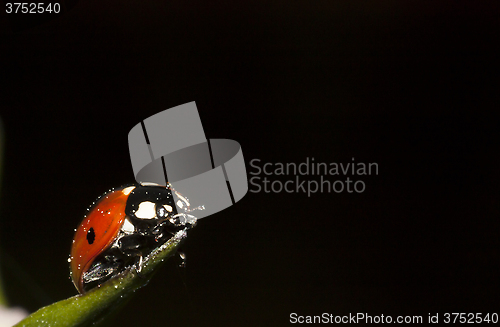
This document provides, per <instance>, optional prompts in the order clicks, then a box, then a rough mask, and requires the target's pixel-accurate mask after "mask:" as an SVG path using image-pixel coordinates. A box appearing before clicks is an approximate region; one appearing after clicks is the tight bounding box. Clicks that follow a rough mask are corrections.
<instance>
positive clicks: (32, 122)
mask: <svg viewBox="0 0 500 327" xmlns="http://www.w3.org/2000/svg"><path fill="white" fill-rule="evenodd" d="M498 7H499V6H498V4H497V2H494V1H482V2H460V1H449V2H446V1H445V2H439V4H437V3H436V2H434V1H428V2H424V1H365V2H350V1H343V2H333V1H272V2H267V1H253V2H247V3H240V2H235V3H233V2H229V1H226V2H224V1H210V2H206V1H198V2H197V1H157V0H155V1H130V0H126V1H118V0H107V1H102V0H100V1H97V0H81V1H79V2H78V3H76V4H75V5H74V7H73V8H72V9H71V10H69V11H67V12H66V13H65V14H62V15H58V16H57V17H56V18H54V19H45V20H44V19H38V20H36V19H35V18H29V17H27V16H24V17H21V18H19V16H16V17H14V18H13V16H9V15H7V14H5V13H4V12H2V13H1V15H0V20H1V25H0V26H1V28H2V33H1V37H2V39H1V41H2V48H1V55H0V56H1V63H0V80H1V82H2V84H1V91H0V94H1V98H0V106H1V107H0V110H1V111H0V116H1V118H2V120H3V125H4V133H5V134H4V137H5V138H4V142H5V149H4V150H5V151H4V167H3V170H4V176H3V181H2V193H1V202H0V204H1V211H0V213H1V216H0V217H1V225H0V236H1V238H0V243H1V247H2V249H3V251H4V252H5V253H6V255H7V257H4V260H3V261H5V262H4V263H3V267H2V271H3V275H4V283H5V284H6V288H7V292H8V296H9V298H10V300H11V303H12V304H14V305H19V306H24V307H25V308H27V309H29V310H31V311H33V310H36V309H37V308H38V307H40V306H42V305H46V304H49V303H51V301H57V300H61V299H63V298H66V297H69V296H72V295H74V294H75V293H76V291H75V289H74V288H73V285H72V284H71V281H70V280H69V272H68V263H67V261H66V259H67V257H68V254H69V249H70V245H71V240H72V237H73V229H74V228H76V226H77V225H78V224H79V222H80V220H81V219H82V216H83V214H84V213H85V209H86V208H87V206H88V205H90V203H92V201H94V199H95V198H96V197H97V196H98V195H100V194H101V193H102V192H104V191H106V190H108V189H109V188H111V187H116V186H120V185H123V184H126V183H130V182H133V174H132V169H131V164H130V159H129V154H128V144H127V135H128V132H129V130H130V129H131V128H132V127H133V126H134V125H135V124H137V123H138V122H140V120H142V119H144V118H147V117H149V116H151V115H153V114H155V113H157V112H159V111H162V110H164V109H167V108H170V107H174V106H177V105H179V104H183V103H186V102H190V101H196V103H197V106H198V110H199V112H200V116H201V119H202V122H203V126H204V129H205V133H206V135H207V137H209V138H229V139H234V140H237V141H238V142H239V143H240V144H241V146H242V149H243V155H244V157H245V160H246V162H247V171H248V172H251V171H254V170H252V169H251V167H250V166H249V165H248V163H249V161H250V160H251V159H254V158H258V159H261V160H262V162H283V163H286V162H295V163H300V162H303V161H305V159H306V157H309V158H313V157H314V160H315V161H316V162H350V161H351V160H352V158H353V157H354V158H355V160H356V161H360V162H377V163H378V164H379V175H378V176H371V177H366V178H363V180H364V181H365V183H366V190H365V192H363V193H361V194H348V193H342V194H334V193H333V194H332V193H323V194H313V195H312V196H311V197H307V195H305V194H303V193H299V194H287V193H279V194H275V193H270V194H265V193H248V194H247V195H246V196H245V198H244V199H243V200H242V201H241V202H239V203H238V204H237V205H235V206H233V207H231V208H229V209H227V210H225V211H223V212H220V213H218V214H216V215H214V216H211V217H209V218H207V219H203V220H202V221H200V223H199V225H198V226H197V227H196V228H195V229H194V230H193V231H192V232H191V233H190V237H189V238H188V240H187V242H186V244H185V245H184V251H185V252H186V254H187V256H188V262H187V263H188V265H187V268H186V269H180V268H177V267H176V264H177V263H178V261H176V260H171V261H170V262H168V263H167V264H166V265H165V266H164V267H163V268H162V269H161V271H160V272H159V273H158V274H157V275H156V276H155V277H154V279H153V280H152V281H151V283H150V284H149V285H148V286H147V287H145V288H143V289H141V290H139V291H138V292H137V294H136V295H135V297H134V298H133V299H132V301H130V302H129V304H128V305H127V307H126V308H125V309H124V310H123V311H121V313H120V315H119V316H118V317H117V318H116V320H115V322H116V326H135V325H136V324H138V323H140V322H142V321H146V324H147V325H153V324H160V325H169V326H260V325H264V326H283V325H287V324H288V323H289V315H290V313H292V312H297V313H298V314H302V315H318V314H321V313H323V312H328V313H332V314H335V315H345V314H349V313H357V312H366V313H368V314H371V315H380V314H384V315H392V316H396V315H406V314H412V315H422V316H424V318H425V319H426V317H427V315H428V313H433V314H435V313H440V314H441V315H442V314H444V313H445V312H483V313H486V312H498V311H499V310H498V308H499V307H498V305H499V297H500V296H499V291H500V287H499V286H500V285H499V279H498V272H499V268H500V265H499V260H498V259H499V245H500V242H499V236H500V235H499V230H500V229H499V227H500V225H499V221H498V218H499V213H500V207H499V198H500V197H499V189H498V180H499V173H498V171H499V167H500V162H499V156H498V141H499V137H498V136H499V135H498V119H497V118H496V117H495V115H494V112H495V111H496V110H497V109H498V107H499V82H498V78H499V76H500V75H499V69H498V68H499V67H498V58H499V40H500V38H499V31H500V29H499V27H500V26H499V25H500V24H499V14H500V11H499V8H498ZM31 17H33V16H31ZM30 19H31V20H30ZM40 20H42V21H43V22H41V21H40ZM281 180H283V181H284V180H286V179H285V178H281ZM25 274H26V275H25Z"/></svg>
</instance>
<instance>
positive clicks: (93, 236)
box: [71, 189, 128, 293]
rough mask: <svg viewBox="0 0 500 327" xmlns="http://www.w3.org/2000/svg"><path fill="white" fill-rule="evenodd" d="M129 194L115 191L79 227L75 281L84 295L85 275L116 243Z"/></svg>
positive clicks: (73, 268)
mask: <svg viewBox="0 0 500 327" xmlns="http://www.w3.org/2000/svg"><path fill="white" fill-rule="evenodd" d="M127 198H128V192H125V191H124V190H123V189H119V190H115V191H111V192H109V193H107V194H106V195H105V196H104V197H103V198H102V199H100V200H99V201H98V202H97V203H96V204H95V205H94V206H93V208H92V209H91V211H90V212H89V214H88V215H87V216H86V218H85V219H84V220H83V222H82V223H81V225H80V226H79V227H78V229H77V231H76V234H75V238H74V239H73V246H72V248H71V271H72V274H71V277H72V279H73V283H74V284H75V286H76V288H77V289H78V290H79V291H80V293H83V278H82V277H83V276H82V275H83V272H85V271H87V269H88V268H89V267H90V265H91V264H92V262H93V261H94V259H95V258H96V257H97V256H98V255H99V254H101V253H102V252H103V251H105V250H106V249H107V248H109V247H110V246H111V245H112V244H113V241H114V240H115V239H116V237H117V235H118V233H119V231H120V228H121V227H122V225H123V222H124V219H125V206H126V204H127Z"/></svg>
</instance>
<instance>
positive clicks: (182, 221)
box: [170, 213, 198, 228]
mask: <svg viewBox="0 0 500 327" xmlns="http://www.w3.org/2000/svg"><path fill="white" fill-rule="evenodd" d="M197 220H198V219H197V218H196V217H195V216H193V215H190V214H187V213H178V214H176V215H173V216H172V217H171V218H170V222H171V223H172V224H173V225H174V226H185V227H187V228H192V227H194V226H195V225H196V222H197Z"/></svg>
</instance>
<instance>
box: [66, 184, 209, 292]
mask: <svg viewBox="0 0 500 327" xmlns="http://www.w3.org/2000/svg"><path fill="white" fill-rule="evenodd" d="M177 207H178V208H180V209H181V210H183V211H184V212H181V213H178V212H177ZM196 209H203V207H199V208H196ZM87 210H88V211H89V212H88V214H87V215H86V216H85V217H84V219H83V221H82V223H81V224H80V226H79V227H78V229H76V233H75V236H74V239H73V245H72V247H71V256H70V258H69V259H68V261H69V262H70V269H71V278H72V280H73V284H74V285H75V287H76V288H77V290H78V291H79V292H80V293H82V294H83V293H85V292H87V291H88V290H90V289H92V288H94V287H96V286H99V285H101V284H102V283H104V282H105V281H107V280H109V279H110V278H112V277H113V276H115V275H116V274H118V273H120V272H122V271H124V270H125V269H127V268H129V267H130V266H132V265H134V264H136V269H137V271H138V272H140V270H141V266H142V259H143V257H144V256H146V255H148V254H149V253H150V252H151V251H153V250H154V249H155V248H157V247H159V246H160V245H162V244H164V243H165V242H167V241H168V240H169V239H170V238H171V237H172V235H174V234H175V233H176V232H177V231H179V230H181V229H183V228H187V229H189V228H191V227H193V226H194V225H195V224H196V217H194V216H192V215H190V214H187V213H188V212H190V211H192V210H194V209H190V205H189V201H188V200H187V199H186V198H185V197H184V196H182V195H181V194H180V193H178V192H176V191H175V190H174V189H173V188H172V186H171V185H170V184H169V185H167V186H162V185H159V184H154V183H140V184H135V185H131V186H126V187H121V188H117V189H113V190H110V191H109V192H107V193H105V194H104V195H102V196H101V197H100V198H99V199H97V201H96V202H94V204H93V205H92V206H91V207H90V208H89V209H87Z"/></svg>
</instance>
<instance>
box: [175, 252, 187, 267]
mask: <svg viewBox="0 0 500 327" xmlns="http://www.w3.org/2000/svg"><path fill="white" fill-rule="evenodd" d="M177 254H178V255H179V258H181V263H180V264H179V267H181V268H185V267H186V254H185V253H184V252H183V251H177Z"/></svg>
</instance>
